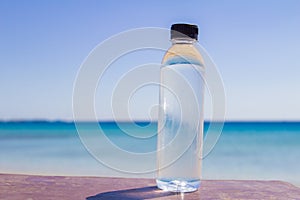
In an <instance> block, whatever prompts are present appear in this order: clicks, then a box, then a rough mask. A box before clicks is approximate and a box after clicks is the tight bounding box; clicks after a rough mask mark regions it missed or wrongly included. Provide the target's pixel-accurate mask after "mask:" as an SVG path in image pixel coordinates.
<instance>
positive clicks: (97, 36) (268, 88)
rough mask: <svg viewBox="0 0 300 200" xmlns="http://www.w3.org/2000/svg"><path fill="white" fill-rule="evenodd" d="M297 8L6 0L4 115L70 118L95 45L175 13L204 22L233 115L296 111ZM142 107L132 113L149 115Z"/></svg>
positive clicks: (1, 16) (204, 38)
mask: <svg viewBox="0 0 300 200" xmlns="http://www.w3.org/2000/svg"><path fill="white" fill-rule="evenodd" d="M299 10H300V1H297V0H281V1H279V0H272V1H271V0H269V1H268V0H264V1H260V0H254V1H239V0H227V1H217V0H211V1H208V0H207V1H201V0H199V1H154V0H152V1H83V0H82V1H56V0H54V1H50V0H49V1H30V0H28V1H14V0H12V1H9V0H7V1H5V0H2V1H0V34H1V37H0V55H1V59H0V95H1V96H0V120H11V119H12V120H15V119H29V120H31V119H48V120H71V119H72V91H73V83H74V80H75V78H76V73H77V71H78V70H79V67H80V65H81V63H82V62H83V60H84V59H85V58H86V56H87V55H88V54H89V52H90V51H91V50H92V49H93V48H94V47H95V46H96V45H97V44H99V43H100V42H102V41H103V40H105V39H107V38H109V37H110V36H112V35H114V34H118V33H120V32H122V31H125V30H128V29H132V28H139V27H149V26H151V27H162V28H169V27H170V25H171V24H172V23H176V22H189V23H195V24H198V25H199V27H200V36H199V41H200V43H201V44H202V45H203V46H204V47H205V49H206V50H207V51H208V53H209V54H210V55H211V57H212V58H213V60H214V61H215V63H216V64H217V66H218V68H219V70H220V73H221V75H222V78H223V81H224V85H225V89H226V98H227V106H226V110H227V114H226V118H227V119H228V120H285V121H286V120H300V104H299V102H300V92H299V88H300V80H299V77H300V61H299V58H300V26H299V24H300V12H299ZM139 59H140V61H141V62H143V61H144V60H143V58H142V57H139ZM159 59H161V58H160V57H159V55H157V56H153V61H154V62H159V61H160V60H159ZM145 61H146V60H145ZM147 61H148V60H147ZM151 97H152V96H151V94H149V96H143V97H141V98H145V99H151ZM151 101H155V100H153V98H152V100H151ZM148 103H149V102H148ZM138 106H143V104H142V102H139V103H138ZM131 108H132V109H133V110H134V106H131ZM139 110H140V109H138V108H137V109H136V110H135V111H133V112H134V113H136V114H135V118H137V119H144V118H147V116H148V113H145V112H144V110H140V111H139ZM102 113H103V116H101V115H100V116H99V118H100V119H101V118H103V119H106V118H109V116H110V114H109V113H105V112H102Z"/></svg>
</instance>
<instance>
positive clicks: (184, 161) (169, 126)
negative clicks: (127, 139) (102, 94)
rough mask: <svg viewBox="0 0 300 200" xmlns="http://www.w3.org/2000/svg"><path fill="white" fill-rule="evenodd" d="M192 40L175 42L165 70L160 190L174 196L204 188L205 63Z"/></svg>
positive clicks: (160, 127)
mask: <svg viewBox="0 0 300 200" xmlns="http://www.w3.org/2000/svg"><path fill="white" fill-rule="evenodd" d="M195 42H196V40H195V39H191V38H182V39H181V38H176V39H172V43H173V44H172V46H171V48H170V49H169V50H168V51H167V53H166V54H165V56H164V58H163V61H162V67H161V86H160V97H159V104H160V110H159V119H158V142H157V150H158V151H157V164H158V174H157V179H156V182H157V186H158V188H160V189H162V190H166V191H172V192H193V191H196V190H197V189H198V188H199V187H200V179H201V164H202V161H201V154H202V143H203V99H204V80H203V77H204V63H203V59H202V57H201V55H200V53H199V52H198V50H197V49H196V48H195V46H194V44H195Z"/></svg>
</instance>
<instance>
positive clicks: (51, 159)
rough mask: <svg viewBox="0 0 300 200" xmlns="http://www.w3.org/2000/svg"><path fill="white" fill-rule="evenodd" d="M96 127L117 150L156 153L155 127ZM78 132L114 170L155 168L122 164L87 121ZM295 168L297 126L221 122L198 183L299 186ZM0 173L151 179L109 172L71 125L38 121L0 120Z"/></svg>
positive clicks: (151, 162) (299, 150)
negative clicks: (275, 182)
mask: <svg viewBox="0 0 300 200" xmlns="http://www.w3.org/2000/svg"><path fill="white" fill-rule="evenodd" d="M100 126H101V128H102V129H103V131H104V132H105V135H106V137H107V138H108V139H109V141H111V144H113V146H114V147H117V148H118V149H121V150H124V151H126V152H131V153H133V154H141V155H143V153H147V152H153V151H155V149H156V135H155V133H156V123H154V124H149V123H148V122H137V123H126V122H122V123H120V124H116V123H114V122H101V123H100ZM206 127H207V124H206ZM80 128H81V129H85V130H87V132H90V133H91V134H90V135H87V137H89V138H90V139H91V141H93V142H94V143H95V144H96V145H97V144H99V145H98V147H97V148H98V149H99V152H100V153H101V154H102V155H101V158H103V159H104V160H109V161H111V162H112V163H117V165H118V163H120V166H118V167H119V169H122V163H124V162H127V164H128V166H126V167H130V166H135V167H138V168H139V169H142V168H143V167H145V166H147V167H149V166H155V158H154V157H153V158H149V159H148V160H147V159H145V162H140V161H136V162H135V161H134V160H131V161H126V158H125V157H123V158H122V157H120V155H117V154H116V153H115V151H112V150H111V149H110V147H109V146H105V145H103V144H102V142H101V141H97V139H99V138H96V137H94V136H95V134H97V133H96V132H97V130H94V129H95V127H94V126H93V125H91V124H90V123H83V122H82V123H80ZM206 129H207V128H206ZM122 159H123V160H122ZM299 170H300V122H226V123H225V125H224V129H223V131H222V134H221V136H220V139H219V141H218V143H217V144H216V145H215V147H214V149H213V151H212V152H211V153H210V154H209V155H208V156H207V157H205V159H204V160H203V179H256V180H283V181H288V182H290V183H292V184H294V185H296V186H298V187H300V173H299V172H300V171H299ZM0 173H23V174H24V173H25V174H42V175H74V176H119V177H137V176H140V177H154V176H155V173H154V172H152V173H151V172H150V173H144V174H131V173H124V172H120V171H116V170H114V169H111V168H110V167H108V166H105V165H104V164H103V163H101V162H99V161H97V160H96V159H95V158H94V157H93V156H92V155H91V154H90V153H89V152H88V151H87V150H86V148H85V147H84V145H83V144H82V142H81V140H80V137H79V136H78V133H77V130H76V126H75V124H74V123H66V122H43V121H34V122H0Z"/></svg>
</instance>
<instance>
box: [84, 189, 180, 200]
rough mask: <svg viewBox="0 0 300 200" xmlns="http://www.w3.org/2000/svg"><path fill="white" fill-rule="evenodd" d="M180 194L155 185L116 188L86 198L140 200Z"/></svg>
mask: <svg viewBox="0 0 300 200" xmlns="http://www.w3.org/2000/svg"><path fill="white" fill-rule="evenodd" d="M177 195H178V196H181V198H179V199H182V197H183V196H182V195H181V194H180V193H174V192H165V191H162V190H159V189H157V187H156V186H151V187H143V188H134V189H128V190H117V191H111V192H104V193H100V194H97V195H95V196H90V197H87V198H86V199H87V200H102V199H110V200H115V199H118V200H119V199H122V200H140V199H155V198H162V197H167V196H177Z"/></svg>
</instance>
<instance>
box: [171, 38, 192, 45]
mask: <svg viewBox="0 0 300 200" xmlns="http://www.w3.org/2000/svg"><path fill="white" fill-rule="evenodd" d="M171 42H172V44H173V45H174V44H194V43H196V42H197V40H196V39H193V38H173V39H171Z"/></svg>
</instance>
